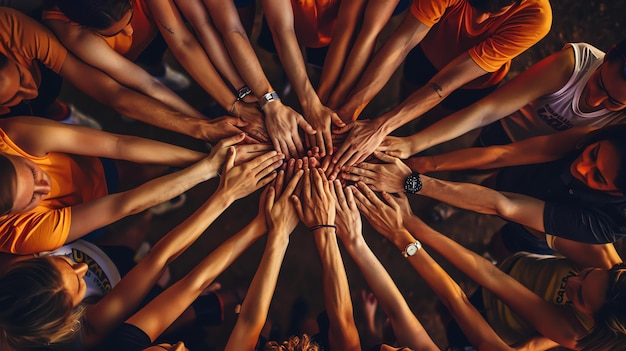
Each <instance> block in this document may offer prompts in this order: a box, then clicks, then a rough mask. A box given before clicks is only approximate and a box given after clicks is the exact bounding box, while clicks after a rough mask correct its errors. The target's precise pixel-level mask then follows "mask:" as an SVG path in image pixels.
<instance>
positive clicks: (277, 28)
mask: <svg viewBox="0 0 626 351" xmlns="http://www.w3.org/2000/svg"><path fill="white" fill-rule="evenodd" d="M261 3H262V5H263V11H264V13H265V17H266V18H267V23H268V25H269V27H270V30H271V31H272V37H273V38H274V43H275V44H276V49H277V50H278V56H279V57H280V61H281V62H282V64H283V68H284V69H285V73H286V74H287V77H289V81H290V82H291V84H292V86H293V89H294V91H295V93H296V95H297V96H298V100H299V101H300V105H301V106H302V110H303V111H304V118H305V119H306V120H307V121H308V123H310V125H311V126H312V128H313V129H314V130H315V131H316V133H315V135H313V133H310V132H308V131H307V130H306V129H305V132H307V134H308V135H307V136H306V138H307V144H308V146H310V147H315V146H317V147H319V148H320V155H326V154H330V153H332V145H333V142H332V137H331V131H330V130H331V124H334V125H336V126H341V127H342V126H344V123H343V122H342V121H341V119H340V118H339V116H338V115H337V114H336V113H335V112H334V111H332V110H331V109H329V108H328V107H326V106H324V105H323V104H322V102H321V100H320V99H319V97H318V96H317V93H316V92H315V89H314V88H313V85H312V84H311V81H310V80H309V77H308V75H307V72H306V65H305V62H304V58H303V57H302V52H301V51H300V46H299V44H298V40H297V38H296V33H295V29H294V24H293V21H294V18H293V10H292V8H291V6H292V5H291V2H290V1H289V0H273V1H269V0H263V1H261Z"/></svg>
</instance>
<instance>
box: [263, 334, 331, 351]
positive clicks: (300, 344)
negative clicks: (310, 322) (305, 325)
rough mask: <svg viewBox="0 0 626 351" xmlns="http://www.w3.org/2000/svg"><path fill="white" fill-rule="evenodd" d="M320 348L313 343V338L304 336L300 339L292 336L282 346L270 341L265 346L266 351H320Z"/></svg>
mask: <svg viewBox="0 0 626 351" xmlns="http://www.w3.org/2000/svg"><path fill="white" fill-rule="evenodd" d="M318 350H319V346H318V345H317V344H316V343H315V342H313V341H311V338H310V337H309V336H308V335H306V334H302V336H300V337H298V336H295V335H292V336H290V337H289V339H287V340H285V341H283V343H282V344H279V343H277V342H276V341H268V342H267V343H266V344H265V351H318Z"/></svg>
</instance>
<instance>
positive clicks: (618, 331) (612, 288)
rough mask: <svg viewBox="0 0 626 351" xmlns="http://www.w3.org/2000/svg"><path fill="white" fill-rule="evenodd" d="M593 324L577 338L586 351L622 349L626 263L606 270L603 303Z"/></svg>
mask: <svg viewBox="0 0 626 351" xmlns="http://www.w3.org/2000/svg"><path fill="white" fill-rule="evenodd" d="M593 317H594V326H593V328H592V329H591V331H590V332H589V334H587V335H585V336H584V337H582V338H580V339H579V340H578V344H577V346H579V347H581V348H582V349H583V350H586V351H600V350H603V351H606V350H623V349H624V345H626V265H625V264H623V263H622V264H618V265H615V266H614V267H613V268H611V269H610V270H609V271H608V289H607V292H606V302H605V304H604V305H603V306H602V307H601V308H600V309H599V310H598V311H596V312H595V313H594V315H593Z"/></svg>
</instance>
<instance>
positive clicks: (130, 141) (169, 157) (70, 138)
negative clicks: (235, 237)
mask: <svg viewBox="0 0 626 351" xmlns="http://www.w3.org/2000/svg"><path fill="white" fill-rule="evenodd" d="M0 128H2V130H3V131H4V132H5V133H7V135H8V136H9V137H10V138H11V140H13V141H14V142H15V143H16V144H17V145H19V147H20V148H21V149H22V150H24V151H25V152H27V153H29V154H31V155H33V156H38V157H42V156H45V155H46V154H48V153H50V152H62V153H68V154H75V155H85V156H95V157H107V158H112V159H119V160H126V161H130V162H135V163H145V164H159V165H167V166H175V167H186V166H189V165H191V164H193V163H195V162H197V161H200V160H201V159H202V158H204V157H206V156H207V155H206V154H205V153H202V152H197V151H193V150H189V149H186V148H183V147H180V146H176V145H172V144H167V143H163V142H159V141H155V140H150V139H145V138H140V137H135V136H131V135H121V134H112V133H107V132H103V131H100V130H95V129H91V128H84V127H80V126H74V125H69V124H63V123H58V122H54V121H51V120H49V119H45V118H39V117H26V116H20V117H14V118H7V119H2V120H0ZM42 135H45V136H46V137H45V138H42V137H41V136H42Z"/></svg>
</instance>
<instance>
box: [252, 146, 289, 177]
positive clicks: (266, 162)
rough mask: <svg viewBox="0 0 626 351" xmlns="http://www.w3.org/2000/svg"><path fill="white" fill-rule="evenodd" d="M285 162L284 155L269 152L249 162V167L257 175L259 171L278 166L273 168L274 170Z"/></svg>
mask: <svg viewBox="0 0 626 351" xmlns="http://www.w3.org/2000/svg"><path fill="white" fill-rule="evenodd" d="M284 160H285V155H283V154H279V153H276V151H270V152H268V153H266V154H264V155H261V156H259V157H257V158H255V159H254V160H252V161H251V162H250V166H251V168H252V170H253V171H255V172H257V173H259V172H261V170H263V169H265V168H267V167H271V166H272V165H275V164H278V166H276V167H274V168H273V169H276V168H278V167H280V166H281V165H282V164H283V162H284Z"/></svg>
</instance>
